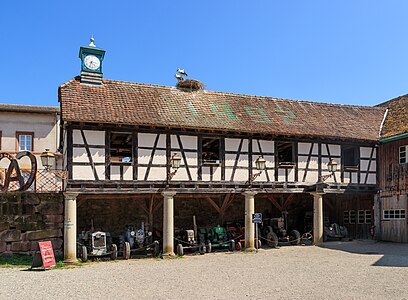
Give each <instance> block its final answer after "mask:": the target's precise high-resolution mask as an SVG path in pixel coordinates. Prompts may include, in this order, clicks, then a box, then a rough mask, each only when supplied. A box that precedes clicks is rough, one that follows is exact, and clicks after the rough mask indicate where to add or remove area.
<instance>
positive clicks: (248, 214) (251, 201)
mask: <svg viewBox="0 0 408 300" xmlns="http://www.w3.org/2000/svg"><path fill="white" fill-rule="evenodd" d="M242 194H243V195H244V196H245V250H249V251H254V250H255V241H254V239H255V226H254V223H252V215H253V214H254V212H255V195H256V194H257V192H253V191H246V192H243V193H242Z"/></svg>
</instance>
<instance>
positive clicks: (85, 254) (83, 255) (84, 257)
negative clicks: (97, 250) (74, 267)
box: [81, 246, 88, 262]
mask: <svg viewBox="0 0 408 300" xmlns="http://www.w3.org/2000/svg"><path fill="white" fill-rule="evenodd" d="M81 260H82V262H86V261H87V260H88V250H87V249H86V247H85V246H82V247H81Z"/></svg>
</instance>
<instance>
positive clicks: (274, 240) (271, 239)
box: [266, 231, 279, 248]
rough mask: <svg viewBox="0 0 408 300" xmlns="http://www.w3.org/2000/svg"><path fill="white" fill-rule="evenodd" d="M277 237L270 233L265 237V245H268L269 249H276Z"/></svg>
mask: <svg viewBox="0 0 408 300" xmlns="http://www.w3.org/2000/svg"><path fill="white" fill-rule="evenodd" d="M278 242H279V240H278V236H277V235H276V233H275V232H273V231H271V232H269V233H268V234H267V235H266V243H267V244H268V246H269V247H271V248H276V247H278Z"/></svg>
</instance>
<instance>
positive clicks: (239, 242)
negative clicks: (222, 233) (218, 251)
mask: <svg viewBox="0 0 408 300" xmlns="http://www.w3.org/2000/svg"><path fill="white" fill-rule="evenodd" d="M227 230H228V232H229V233H230V235H231V238H232V239H233V240H234V242H235V250H237V251H240V250H242V249H243V248H244V247H245V227H243V226H242V225H241V223H239V222H237V223H235V225H230V224H227ZM258 232H259V231H258ZM259 236H260V235H259V234H258V237H259ZM254 241H255V247H256V248H257V249H260V248H261V247H262V243H261V240H260V239H258V242H257V239H256V238H255V240H254Z"/></svg>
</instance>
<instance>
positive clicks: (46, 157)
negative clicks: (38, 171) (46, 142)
mask: <svg viewBox="0 0 408 300" xmlns="http://www.w3.org/2000/svg"><path fill="white" fill-rule="evenodd" d="M40 157H41V163H42V165H43V166H44V168H45V169H46V170H49V169H51V168H52V167H53V166H54V165H55V155H54V153H52V152H51V151H50V149H45V151H44V152H43V153H41V155H40Z"/></svg>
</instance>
